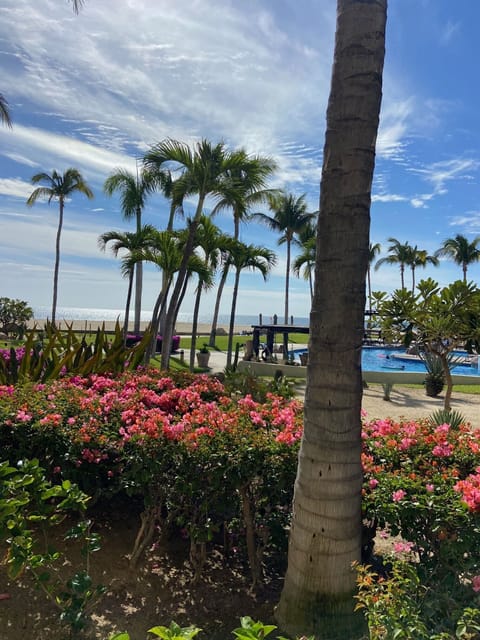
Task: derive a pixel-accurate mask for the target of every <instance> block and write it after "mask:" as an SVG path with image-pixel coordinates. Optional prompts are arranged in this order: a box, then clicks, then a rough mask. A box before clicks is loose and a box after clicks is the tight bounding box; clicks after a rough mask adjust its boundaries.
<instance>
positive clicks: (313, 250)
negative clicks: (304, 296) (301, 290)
mask: <svg viewBox="0 0 480 640" xmlns="http://www.w3.org/2000/svg"><path fill="white" fill-rule="evenodd" d="M298 245H299V246H300V253H299V254H298V255H297V257H296V258H295V260H294V261H293V265H292V271H293V273H294V274H295V275H296V276H297V278H299V277H300V274H302V275H303V277H304V278H305V280H308V284H309V287H310V300H313V273H314V269H315V260H316V255H317V225H316V223H315V224H314V223H313V222H310V223H309V224H307V225H306V226H305V228H304V229H303V230H302V231H300V233H299V234H298Z"/></svg>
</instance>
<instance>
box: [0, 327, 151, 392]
mask: <svg viewBox="0 0 480 640" xmlns="http://www.w3.org/2000/svg"><path fill="white" fill-rule="evenodd" d="M148 340H149V334H148V333H146V334H145V335H144V337H143V339H142V340H141V341H140V342H139V343H138V344H136V345H135V346H134V347H132V348H126V347H125V345H124V340H123V334H122V332H121V330H120V327H119V325H118V323H117V325H116V328H115V334H114V337H113V339H111V336H109V335H108V334H107V333H106V331H105V330H104V329H103V328H102V329H98V330H97V334H96V337H95V340H94V342H91V343H90V342H87V340H86V339H85V336H83V337H82V338H80V337H79V336H78V334H76V333H75V332H74V331H73V329H72V328H71V327H69V328H68V330H67V331H66V332H62V331H60V330H59V329H57V328H56V327H55V326H54V325H52V324H48V323H47V325H46V326H45V332H41V333H40V334H39V333H37V332H36V331H31V332H30V333H29V335H28V337H27V340H26V342H25V345H24V346H23V347H21V348H19V349H14V348H13V347H12V348H11V349H10V350H9V351H8V350H3V351H2V350H0V384H16V383H18V382H22V383H24V382H26V381H31V382H46V381H48V380H55V379H56V378H58V377H60V376H66V375H87V374H89V373H103V372H107V371H110V372H121V371H123V370H132V369H136V368H137V367H138V366H139V365H140V363H141V362H142V360H143V356H144V352H145V348H146V346H147V344H148Z"/></svg>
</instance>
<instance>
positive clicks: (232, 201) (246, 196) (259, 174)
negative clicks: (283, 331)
mask: <svg viewBox="0 0 480 640" xmlns="http://www.w3.org/2000/svg"><path fill="white" fill-rule="evenodd" d="M275 169H276V164H275V162H274V161H273V160H271V159H270V158H264V157H261V156H255V157H253V158H251V161H250V163H249V164H248V166H245V167H244V168H243V169H241V170H238V169H236V170H232V171H228V177H229V178H230V179H231V180H232V182H233V185H234V188H233V189H232V190H231V191H228V192H227V193H226V194H225V196H224V198H223V199H221V200H220V202H219V203H218V204H217V205H216V207H215V209H214V210H213V211H212V215H215V214H216V213H218V212H219V211H221V210H223V209H231V210H232V214H233V238H234V239H235V240H239V239H240V223H241V222H246V221H247V220H250V217H251V216H250V215H249V211H250V209H251V208H252V207H253V206H255V205H258V204H262V203H264V202H266V201H267V198H268V197H269V196H273V195H274V194H276V193H278V190H276V189H267V188H265V187H266V181H267V179H268V178H269V177H270V176H271V175H272V173H273V172H274V171H275ZM228 270H229V266H228V263H225V268H224V269H223V271H222V275H221V278H220V282H219V284H218V289H217V297H216V300H215V307H214V311H213V319H212V328H211V330H210V340H209V344H210V346H211V347H213V346H214V344H215V337H216V333H217V323H218V314H219V311H220V302H221V299H222V295H223V289H224V287H225V283H226V281H227V277H228Z"/></svg>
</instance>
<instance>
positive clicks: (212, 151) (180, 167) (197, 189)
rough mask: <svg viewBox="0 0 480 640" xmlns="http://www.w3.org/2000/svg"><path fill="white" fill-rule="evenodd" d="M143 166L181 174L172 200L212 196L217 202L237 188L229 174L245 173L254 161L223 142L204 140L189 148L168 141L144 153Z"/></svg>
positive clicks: (174, 182)
mask: <svg viewBox="0 0 480 640" xmlns="http://www.w3.org/2000/svg"><path fill="white" fill-rule="evenodd" d="M143 163H144V167H145V168H146V169H147V170H150V171H154V170H156V169H163V170H165V169H167V170H170V171H171V172H172V174H173V175H176V174H177V173H178V174H179V175H178V177H177V178H176V179H175V180H174V181H173V184H172V200H173V201H174V202H176V203H180V202H183V200H184V199H185V198H186V197H189V196H192V195H198V196H199V197H202V198H204V197H205V196H207V195H209V196H210V197H213V198H214V199H216V200H217V201H218V200H220V199H221V198H223V197H225V194H226V193H228V192H229V191H230V192H231V190H232V188H233V186H235V182H234V180H233V179H232V177H231V176H230V175H229V172H233V174H235V172H237V171H242V170H244V169H245V168H246V167H249V166H250V165H251V163H252V159H251V158H250V157H249V156H248V155H247V153H246V152H245V151H244V150H243V149H240V150H235V151H229V150H228V149H227V148H226V146H225V144H224V143H223V142H219V143H217V144H215V145H213V144H212V143H210V142H209V141H208V140H201V141H200V142H198V143H196V144H195V145H194V146H193V147H192V148H190V147H189V146H188V145H187V144H186V143H183V142H179V141H178V140H173V139H171V138H167V139H166V140H163V141H162V142H159V143H158V144H156V145H154V146H153V147H152V148H151V149H150V151H149V152H148V153H146V154H145V156H144V159H143ZM237 186H238V185H237Z"/></svg>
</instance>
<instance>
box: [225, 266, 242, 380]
mask: <svg viewBox="0 0 480 640" xmlns="http://www.w3.org/2000/svg"><path fill="white" fill-rule="evenodd" d="M239 282H240V269H237V270H236V271H235V282H234V285H233V293H232V307H231V310H230V327H229V329H228V345H227V369H230V367H231V366H232V350H233V329H234V327H235V309H236V307H237V296H238V284H239Z"/></svg>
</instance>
